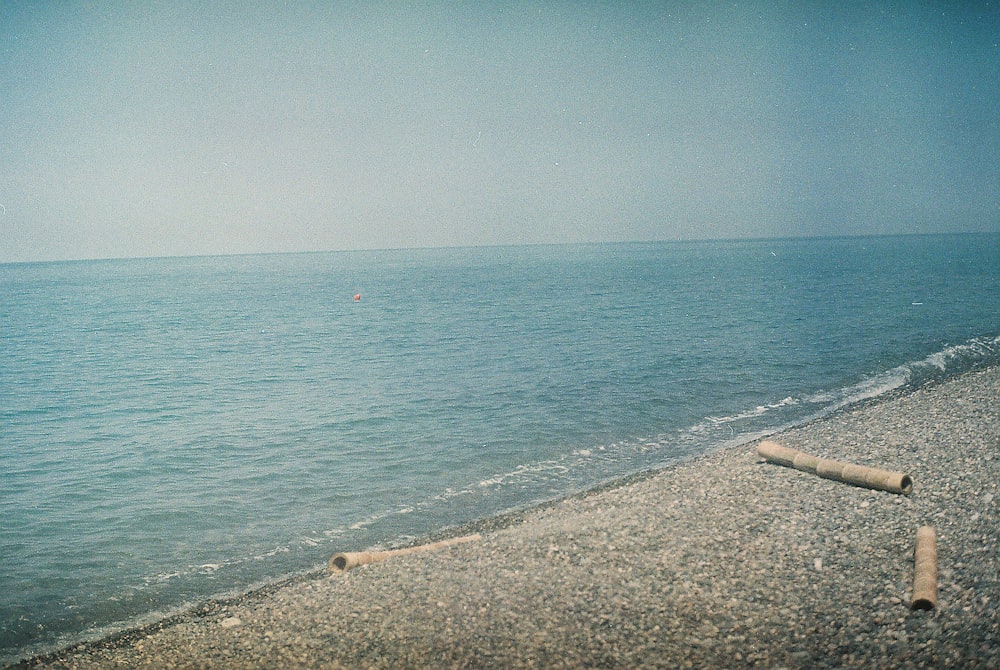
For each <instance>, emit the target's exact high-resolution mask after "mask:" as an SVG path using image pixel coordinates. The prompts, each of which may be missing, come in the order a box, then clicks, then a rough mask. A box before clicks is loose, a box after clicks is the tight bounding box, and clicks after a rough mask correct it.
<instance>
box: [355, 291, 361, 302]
mask: <svg viewBox="0 0 1000 670" xmlns="http://www.w3.org/2000/svg"><path fill="white" fill-rule="evenodd" d="M354 302H361V294H360V293H355V294H354Z"/></svg>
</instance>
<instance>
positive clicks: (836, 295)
mask: <svg viewBox="0 0 1000 670" xmlns="http://www.w3.org/2000/svg"><path fill="white" fill-rule="evenodd" d="M998 363H1000V234H995V233H987V234H956V235H928V236H889V237H845V238H822V239H754V240H741V241H705V242H656V243H630V244H593V245H588V244H583V245H555V246H510V247H482V248H447V249H418V250H387V251H351V252H331V253H309V254H276V255H248V256H217V257H192V258H143V259H129V260H97V261H80V262H52V263H17V264H5V265H0V594H2V597H0V664H4V665H6V664H9V663H13V662H15V661H17V660H18V659H20V658H23V657H26V656H30V655H33V654H38V653H42V652H46V651H50V650H53V649H55V648H59V647H61V646H65V645H68V644H71V643H74V642H77V641H81V640H87V639H93V638H98V637H102V636H107V635H109V634H113V633H115V632H116V631H121V630H123V629H127V628H130V627H134V626H138V625H142V624H146V623H150V622H153V621H155V620H158V619H160V618H163V617H166V616H168V615H170V614H173V613H177V612H179V611H183V610H185V609H187V608H191V607H194V606H197V605H198V604H199V603H204V602H206V601H208V600H211V599H214V598H222V597H228V596H231V595H233V594H238V593H241V592H246V591H248V590H252V589H256V588H260V587H262V586H266V585H268V584H273V583H276V582H279V581H281V580H284V579H288V578H290V577H293V576H295V575H302V574H305V573H309V572H311V571H315V570H319V569H321V568H322V567H323V566H324V565H325V563H326V561H327V560H328V559H329V557H330V556H331V555H332V554H334V553H336V552H338V551H342V550H357V549H362V548H366V547H372V546H380V547H394V546H401V545H405V544H406V543H409V542H413V541H414V540H416V539H418V538H421V537H426V536H428V535H431V534H434V533H437V532H440V531H442V530H447V529H449V528H453V527H459V526H461V525H463V524H467V523H470V522H473V521H476V520H482V519H486V518H489V517H493V516H496V515H499V514H502V513H504V512H509V511H513V510H518V509H523V508H526V507H530V506H532V505H537V504H539V503H541V502H543V501H548V500H552V499H557V498H561V497H565V496H568V495H571V494H574V493H577V492H580V491H583V490H586V489H589V488H593V487H596V486H599V485H602V484H604V483H607V482H609V481H612V480H615V479H618V478H622V477H625V476H628V475H631V474H634V473H638V472H642V471H647V470H652V469H659V468H668V467H671V465H673V464H677V463H679V462H682V461H685V460H688V459H691V458H692V457H695V456H697V455H699V454H703V453H706V452H709V451H713V450H718V449H723V448H727V447H732V446H735V445H739V444H744V443H746V442H748V441H750V440H753V439H756V438H758V437H761V436H764V435H768V434H771V433H773V432H775V431H778V430H781V429H782V428H785V427H789V426H794V425H797V424H801V423H803V422H806V421H810V420H813V419H816V418H818V417H822V416H825V415H828V414H830V413H831V412H834V411H836V410H838V409H839V408H842V407H845V406H847V405H850V404H852V403H857V402H859V401H863V400H866V399H871V398H877V397H879V396H882V395H884V394H888V393H894V392H899V391H900V390H906V389H907V388H911V387H916V386H920V385H923V384H927V383H932V382H935V381H937V380H941V379H945V378H949V377H952V376H955V375H959V374H961V373H964V372H967V371H969V370H972V369H976V368H981V367H985V366H992V365H997V364H998Z"/></svg>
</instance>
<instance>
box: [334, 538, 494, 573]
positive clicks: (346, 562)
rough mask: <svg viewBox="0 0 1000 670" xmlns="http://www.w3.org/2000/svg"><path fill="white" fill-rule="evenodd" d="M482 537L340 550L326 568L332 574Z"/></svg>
mask: <svg viewBox="0 0 1000 670" xmlns="http://www.w3.org/2000/svg"><path fill="white" fill-rule="evenodd" d="M479 539H482V536H481V535H479V534H478V533H476V534H475V535H464V536H462V537H453V538H451V539H449V540H441V541H440V542H432V543H430V544H421V545H418V546H416V547H406V548H405V549H391V550H389V551H347V552H341V553H339V554H334V555H333V556H331V557H330V562H329V564H328V565H327V569H328V570H329V571H330V572H331V573H334V574H338V573H342V572H347V571H348V570H350V569H352V568H356V567H358V566H360V565H367V564H368V563H378V562H380V561H384V560H386V559H387V558H392V557H393V556H403V555H405V554H414V553H417V552H420V551H437V550H438V549H444V548H445V547H450V546H452V545H454V544H462V543H464V542H474V541H476V540H479Z"/></svg>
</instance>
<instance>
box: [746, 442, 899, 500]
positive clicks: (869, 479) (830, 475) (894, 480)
mask: <svg viewBox="0 0 1000 670" xmlns="http://www.w3.org/2000/svg"><path fill="white" fill-rule="evenodd" d="M757 453H758V454H759V455H760V456H762V457H763V458H765V459H767V461H768V462H770V463H777V464H778V465H784V466H785V467H789V468H795V469H796V470H802V471H803V472H810V473H812V474H814V475H818V476H820V477H823V478H824V479H834V480H837V481H840V482H845V483H847V484H854V485H855V486H864V487H867V488H870V489H879V490H881V491H889V492H890V493H903V494H908V493H909V492H910V491H912V490H913V478H912V477H910V475H907V474H904V473H902V472H893V471H891V470H882V469H881V468H870V467H868V466H866V465H855V464H853V463H841V462H840V461H833V460H829V459H825V458H817V457H816V456H812V455H810V454H806V453H803V452H801V451H798V450H797V449H791V448H789V447H785V446H782V445H780V444H778V443H776V442H771V441H769V440H764V441H763V442H761V443H760V444H758V445H757Z"/></svg>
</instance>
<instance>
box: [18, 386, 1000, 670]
mask: <svg viewBox="0 0 1000 670" xmlns="http://www.w3.org/2000/svg"><path fill="white" fill-rule="evenodd" d="M770 439H772V440H775V441H777V442H780V443H781V444H784V445H786V446H789V447H793V448H795V449H799V450H802V451H805V452H807V453H810V454H814V455H817V456H820V457H826V458H836V459H839V460H845V461H850V462H855V463H860V464H865V465H873V466H878V467H885V468H888V469H893V470H899V471H903V472H907V473H909V474H911V475H912V476H913V478H914V481H915V484H914V488H913V492H912V494H911V495H909V496H902V495H894V494H891V493H885V492H881V491H872V490H868V489H863V488H858V487H854V486H850V485H846V484H843V483H840V482H836V481H831V480H826V479H821V478H819V477H816V476H813V475H810V474H807V473H804V472H800V471H797V470H793V469H790V468H785V467H780V466H777V465H772V464H768V463H764V462H763V461H762V460H761V459H760V458H758V456H757V455H756V443H753V444H749V445H746V446H743V447H739V448H735V449H730V450H727V451H721V452H717V453H714V454H710V455H707V456H704V457H701V458H698V459H696V460H693V461H690V462H687V463H684V464H681V465H678V466H674V467H670V468H667V469H665V470H662V471H659V472H656V473H653V474H650V475H647V476H641V477H634V478H632V479H630V480H628V481H626V482H623V483H621V484H620V485H616V486H610V487H603V488H601V489H599V490H596V491H592V492H590V493H585V494H581V495H579V496H574V497H572V498H568V499H566V500H563V501H560V502H557V503H555V504H551V505H545V506H542V507H540V508H537V509H533V510H529V511H526V512H523V513H521V514H519V515H516V518H514V519H508V520H507V521H505V522H499V521H495V522H492V523H490V522H487V523H484V524H483V525H482V526H481V528H480V530H483V532H484V538H483V539H482V540H481V541H479V542H476V543H472V544H462V545H458V546H454V547H450V548H448V549H445V550H442V551H440V552H437V553H423V554H411V555H408V556H401V557H398V558H393V559H391V560H389V561H386V562H384V563H380V564H376V565H371V566H365V567H361V568H357V569H355V570H352V571H350V572H347V573H345V574H343V575H340V576H336V577H332V578H331V577H326V576H322V577H318V576H313V577H310V578H304V579H299V580H295V581H293V582H291V583H290V584H287V585H285V586H283V587H281V588H276V589H271V590H268V591H266V592H259V593H256V594H250V595H247V596H244V597H242V598H239V599H236V600H234V601H232V602H229V603H226V604H221V605H220V604H216V605H214V606H213V605H209V606H206V607H205V608H203V609H202V610H198V611H195V612H191V613H188V614H186V615H183V616H179V617H175V618H173V619H171V620H169V621H167V622H164V623H163V624H161V625H160V626H154V627H149V628H146V629H144V630H142V631H136V632H133V633H130V634H126V635H124V636H122V637H120V638H119V639H117V640H113V641H105V642H102V643H96V644H89V645H83V646H80V647H77V648H74V649H70V650H67V651H64V652H61V653H59V654H54V655H51V656H49V657H46V658H43V659H35V660H34V661H32V662H30V664H29V667H35V666H36V665H37V666H38V667H52V668H157V669H161V668H256V667H267V668H295V667H304V668H341V667H343V668H368V667H374V668H432V667H433V668H453V667H456V668H536V667H538V668H586V667H590V668H595V667H596V668H604V667H608V668H642V667H650V668H685V667H695V668H704V667H707V668H741V667H764V668H779V667H787V668H839V667H859V668H860V667H864V668H867V667H881V668H921V667H926V668H941V667H952V668H1000V615H998V611H1000V515H998V501H1000V491H998V488H1000V485H998V479H1000V368H991V369H988V370H982V371H976V372H972V373H969V374H967V375H965V376H963V377H960V378H957V379H953V380H950V381H947V382H943V383H941V384H937V385H933V386H927V387H924V388H922V389H918V390H916V391H914V392H913V393H911V394H908V395H902V396H899V397H893V398H889V399H886V400H882V401H880V402H876V403H869V404H865V405H861V406H858V407H854V408H850V409H848V410H845V411H842V412H839V413H837V414H835V415H833V416H831V417H828V418H825V419H823V420H820V421H816V422H813V423H810V424H808V425H805V426H801V427H798V428H794V429H791V430H788V431H786V432H783V433H781V434H780V435H776V436H772V437H771V438H770ZM922 525H932V526H934V527H935V528H936V530H937V542H938V545H937V548H938V568H939V579H938V581H939V600H938V605H937V608H936V609H934V610H931V611H911V610H910V608H909V599H910V590H911V588H912V577H913V549H914V542H915V538H916V531H917V528H918V527H919V526H922ZM345 549H356V547H345Z"/></svg>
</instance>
